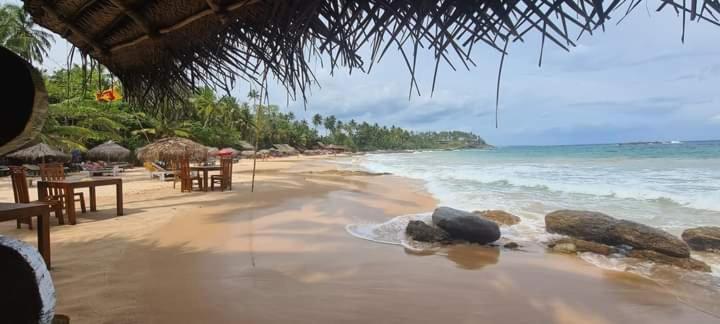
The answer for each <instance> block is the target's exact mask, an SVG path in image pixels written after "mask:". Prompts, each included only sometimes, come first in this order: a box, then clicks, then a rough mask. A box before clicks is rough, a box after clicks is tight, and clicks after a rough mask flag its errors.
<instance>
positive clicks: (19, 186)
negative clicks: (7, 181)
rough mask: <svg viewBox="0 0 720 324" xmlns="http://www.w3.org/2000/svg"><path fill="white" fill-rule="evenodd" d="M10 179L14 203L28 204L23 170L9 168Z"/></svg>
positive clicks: (28, 197) (26, 184) (14, 167)
mask: <svg viewBox="0 0 720 324" xmlns="http://www.w3.org/2000/svg"><path fill="white" fill-rule="evenodd" d="M10 178H11V180H12V188H13V196H14V198H15V202H16V203H29V202H30V194H29V193H28V183H27V178H26V177H25V168H24V167H18V166H11V167H10Z"/></svg>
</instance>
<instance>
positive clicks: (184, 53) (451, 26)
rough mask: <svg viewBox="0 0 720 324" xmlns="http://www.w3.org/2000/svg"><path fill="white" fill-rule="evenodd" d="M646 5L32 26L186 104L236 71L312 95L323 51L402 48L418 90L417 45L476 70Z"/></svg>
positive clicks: (443, 4) (45, 12)
mask: <svg viewBox="0 0 720 324" xmlns="http://www.w3.org/2000/svg"><path fill="white" fill-rule="evenodd" d="M638 4H640V0H637V1H635V0H633V1H605V0H557V1H547V0H528V1H490V0H413V1H408V0H357V1H341V2H338V1H336V0H285V1H279V0H276V1H269V0H268V1H258V0H242V1H241V0H225V1H219V0H184V1H178V0H155V1H127V0H123V1H118V0H57V1H48V0H24V8H25V9H26V10H28V11H29V12H30V14H31V15H32V18H33V21H34V22H36V23H38V24H39V25H42V26H43V27H46V28H48V29H50V30H52V31H54V32H56V33H58V34H59V35H62V36H63V37H65V38H66V39H67V40H68V41H69V42H70V43H72V44H73V45H75V46H76V47H78V49H79V50H80V52H82V53H84V54H87V55H89V56H91V57H92V58H95V59H97V60H98V61H99V62H100V63H102V64H103V65H104V66H106V67H107V68H108V69H109V70H110V71H112V72H113V74H115V75H117V76H118V77H119V78H120V80H121V81H122V84H123V89H124V91H125V92H126V93H125V95H126V97H128V98H129V99H130V100H131V101H136V102H145V103H153V102H160V101H162V100H164V99H177V100H181V99H182V98H186V97H185V94H186V92H187V91H188V90H190V89H197V88H198V87H202V86H207V85H211V86H212V85H216V86H219V88H223V89H226V88H232V82H233V80H235V79H238V78H241V79H245V80H250V81H254V82H257V83H258V85H259V84H262V83H264V80H266V78H265V75H266V73H267V72H269V73H270V74H272V75H271V76H275V77H276V79H277V80H278V81H279V82H281V83H282V84H283V86H285V88H286V89H289V92H290V94H291V95H296V94H297V93H298V92H300V94H301V95H303V96H304V94H305V93H306V91H307V89H308V87H309V86H312V85H313V84H314V83H315V82H316V79H315V78H314V74H313V71H312V67H313V66H315V65H314V64H310V62H313V61H314V60H315V59H316V57H314V56H322V57H327V58H330V59H328V60H327V61H328V62H329V64H330V65H331V67H330V69H332V68H336V67H346V68H347V69H348V70H349V71H352V70H365V71H367V70H369V68H370V66H371V65H372V64H373V63H375V62H377V60H378V59H380V58H382V57H383V55H384V54H385V53H386V49H388V48H397V49H399V50H400V51H402V52H403V58H404V59H405V62H406V65H407V67H408V69H409V71H410V72H411V74H412V77H411V80H412V82H411V89H410V90H411V91H412V90H413V89H412V88H413V87H414V86H415V85H416V79H415V77H414V76H415V71H416V69H415V57H416V56H417V55H418V54H419V51H418V48H424V49H425V50H427V51H428V52H431V53H433V54H434V58H435V59H436V65H435V69H434V70H435V71H438V66H439V65H442V67H443V68H452V69H455V68H456V67H457V66H465V67H469V66H472V65H474V62H473V60H472V59H471V57H472V56H471V55H470V54H471V52H472V50H473V48H474V47H479V46H489V47H492V48H494V49H496V50H497V51H498V52H501V53H503V54H504V53H506V52H507V51H506V50H505V48H506V47H507V43H508V42H515V41H523V40H524V39H525V38H534V37H536V36H537V35H541V36H542V40H543V42H542V44H545V41H546V40H547V42H548V43H553V44H555V45H556V46H559V47H561V48H570V47H573V46H575V42H576V41H577V38H578V37H579V35H590V34H592V33H593V31H594V30H596V29H598V28H600V27H602V28H604V26H605V25H607V24H609V23H610V21H609V20H610V19H611V18H612V22H613V23H614V22H617V21H619V20H620V19H622V18H625V17H626V16H628V14H629V13H631V12H632V11H633V10H635V9H636V8H637V7H642V6H638ZM658 5H659V8H658V10H665V11H674V12H678V13H679V12H682V15H678V16H682V23H683V27H682V30H683V31H684V30H685V28H684V24H685V22H686V20H697V21H704V22H710V23H713V24H719V23H720V5H718V2H717V1H716V0H704V1H700V0H687V1H686V0H683V1H680V0H661V1H658ZM686 17H687V18H686ZM688 18H689V19H688ZM678 25H680V24H678ZM678 28H680V27H678ZM368 48H371V49H372V50H371V51H366V49H368ZM476 52H477V51H476ZM363 55H365V56H368V57H363ZM188 76H192V77H188ZM197 81H201V82H197ZM433 85H434V84H433Z"/></svg>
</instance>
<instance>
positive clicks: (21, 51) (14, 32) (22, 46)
mask: <svg viewBox="0 0 720 324" xmlns="http://www.w3.org/2000/svg"><path fill="white" fill-rule="evenodd" d="M53 42H54V38H53V37H52V35H51V34H50V33H49V32H47V31H45V30H42V29H40V28H39V27H37V26H36V25H35V23H34V22H33V20H32V17H31V16H30V14H28V13H27V12H26V11H25V10H23V9H22V8H21V7H19V6H16V5H12V4H6V5H3V6H0V45H2V46H4V47H5V48H8V49H10V50H11V51H13V52H15V53H16V54H18V55H20V56H21V57H22V58H24V59H26V60H28V61H30V62H32V63H38V64H41V63H42V62H43V59H44V58H45V56H47V54H48V51H49V50H50V46H51V45H52V43H53Z"/></svg>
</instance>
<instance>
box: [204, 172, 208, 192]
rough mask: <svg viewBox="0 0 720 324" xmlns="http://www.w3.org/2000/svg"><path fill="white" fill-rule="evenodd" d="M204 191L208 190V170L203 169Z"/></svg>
mask: <svg viewBox="0 0 720 324" xmlns="http://www.w3.org/2000/svg"><path fill="white" fill-rule="evenodd" d="M203 191H208V170H203Z"/></svg>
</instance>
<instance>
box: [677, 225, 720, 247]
mask: <svg viewBox="0 0 720 324" xmlns="http://www.w3.org/2000/svg"><path fill="white" fill-rule="evenodd" d="M682 239H683V240H684V241H685V242H687V244H688V245H689V246H690V247H691V248H692V249H693V250H697V251H720V227H718V226H702V227H697V228H690V229H686V230H685V231H684V232H683V233H682Z"/></svg>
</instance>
